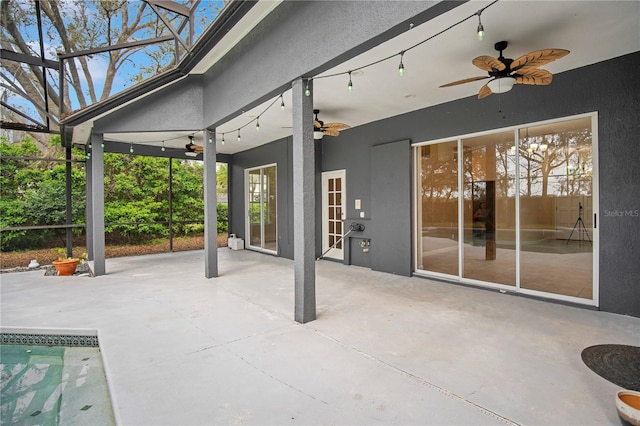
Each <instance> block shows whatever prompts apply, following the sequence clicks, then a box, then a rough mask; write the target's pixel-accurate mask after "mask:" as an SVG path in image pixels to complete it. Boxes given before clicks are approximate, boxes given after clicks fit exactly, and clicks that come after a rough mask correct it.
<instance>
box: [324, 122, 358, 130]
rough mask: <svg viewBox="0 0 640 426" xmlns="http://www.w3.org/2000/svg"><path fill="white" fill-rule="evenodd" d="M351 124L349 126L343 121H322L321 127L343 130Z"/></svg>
mask: <svg viewBox="0 0 640 426" xmlns="http://www.w3.org/2000/svg"><path fill="white" fill-rule="evenodd" d="M350 127H351V126H349V125H348V124H344V123H324V125H323V126H322V129H323V130H324V129H339V130H344V129H348V128H350Z"/></svg>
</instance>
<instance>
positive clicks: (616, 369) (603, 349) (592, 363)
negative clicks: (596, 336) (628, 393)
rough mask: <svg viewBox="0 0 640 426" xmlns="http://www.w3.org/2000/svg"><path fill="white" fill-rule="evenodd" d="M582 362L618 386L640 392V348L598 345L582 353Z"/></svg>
mask: <svg viewBox="0 0 640 426" xmlns="http://www.w3.org/2000/svg"><path fill="white" fill-rule="evenodd" d="M582 361H584V363H585V364H586V365H587V367H589V368H590V369H591V370H593V371H594V372H595V373H596V374H598V375H600V376H601V377H603V378H605V379H607V380H608V381H610V382H612V383H615V384H616V385H618V386H620V387H622V388H625V389H628V390H634V391H639V392H640V347H638V346H627V345H596V346H590V347H588V348H586V349H584V350H583V351H582Z"/></svg>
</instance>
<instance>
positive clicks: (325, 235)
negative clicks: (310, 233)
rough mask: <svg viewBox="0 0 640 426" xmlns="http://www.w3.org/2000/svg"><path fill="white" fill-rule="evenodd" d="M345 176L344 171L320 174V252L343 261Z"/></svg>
mask: <svg viewBox="0 0 640 426" xmlns="http://www.w3.org/2000/svg"><path fill="white" fill-rule="evenodd" d="M346 176H347V172H346V170H334V171H331V172H323V173H322V252H323V253H325V252H326V254H325V255H324V257H330V258H332V259H338V260H343V259H344V241H343V240H341V238H342V236H343V235H344V233H345V229H344V219H345V217H346V216H345V215H346V201H347V192H346V187H347V185H346V183H347V182H346ZM327 250H328V251H327Z"/></svg>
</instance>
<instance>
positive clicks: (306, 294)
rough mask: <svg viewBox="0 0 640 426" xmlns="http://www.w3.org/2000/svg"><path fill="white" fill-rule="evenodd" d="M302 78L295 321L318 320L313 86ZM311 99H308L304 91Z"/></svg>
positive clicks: (296, 146)
mask: <svg viewBox="0 0 640 426" xmlns="http://www.w3.org/2000/svg"><path fill="white" fill-rule="evenodd" d="M312 83H313V82H312V81H309V82H308V85H307V81H305V80H303V79H302V78H299V79H297V80H294V81H293V84H292V86H293V87H292V105H293V229H294V239H293V258H294V277H295V278H294V279H295V320H296V321H297V322H300V323H305V322H309V321H313V320H315V319H316V264H315V248H316V244H315V241H316V240H315V226H316V223H315V217H316V212H315V210H316V209H315V206H316V202H315V200H316V187H315V155H314V152H315V149H314V140H313V85H312ZM307 88H308V89H309V90H310V92H311V95H310V96H306V95H305V91H306V90H307Z"/></svg>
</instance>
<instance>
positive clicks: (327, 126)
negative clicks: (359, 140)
mask: <svg viewBox="0 0 640 426" xmlns="http://www.w3.org/2000/svg"><path fill="white" fill-rule="evenodd" d="M313 113H314V114H315V115H316V116H315V118H314V119H313V138H314V139H322V137H323V136H325V135H327V136H338V135H339V134H340V131H341V130H344V129H348V128H349V127H351V126H349V125H348V124H344V123H325V122H324V121H322V120H319V119H318V114H319V113H320V110H319V109H314V110H313Z"/></svg>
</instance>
